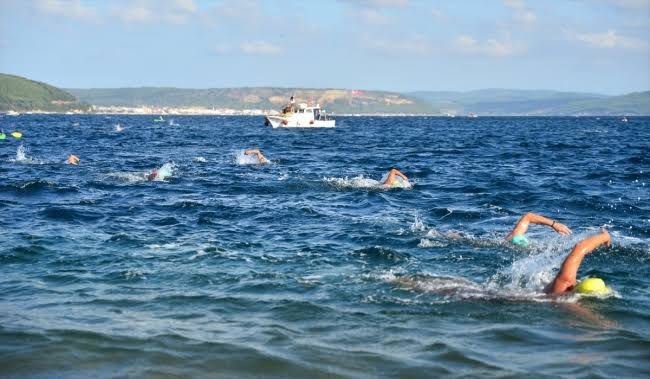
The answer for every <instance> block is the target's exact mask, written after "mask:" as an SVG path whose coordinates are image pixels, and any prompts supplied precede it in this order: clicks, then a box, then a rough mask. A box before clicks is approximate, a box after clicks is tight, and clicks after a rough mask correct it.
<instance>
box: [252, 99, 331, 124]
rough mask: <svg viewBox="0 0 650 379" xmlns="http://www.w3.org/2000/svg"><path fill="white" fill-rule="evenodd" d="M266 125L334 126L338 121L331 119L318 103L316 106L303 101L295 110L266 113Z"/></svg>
mask: <svg viewBox="0 0 650 379" xmlns="http://www.w3.org/2000/svg"><path fill="white" fill-rule="evenodd" d="M289 108H292V107H289ZM264 125H266V126H269V125H270V126H272V127H273V128H333V127H335V126H336V121H335V120H331V119H329V118H328V117H327V115H326V114H325V111H324V110H321V109H320V106H319V105H318V104H316V106H315V107H314V106H308V105H307V104H305V103H302V104H300V105H299V106H298V108H297V109H293V111H289V112H284V113H282V114H280V115H277V116H271V115H266V116H265V121H264Z"/></svg>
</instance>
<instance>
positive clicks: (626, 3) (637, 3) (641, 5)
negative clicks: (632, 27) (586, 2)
mask: <svg viewBox="0 0 650 379" xmlns="http://www.w3.org/2000/svg"><path fill="white" fill-rule="evenodd" d="M590 1H591V0H590ZM601 1H604V2H606V3H610V4H612V5H614V6H616V7H618V8H626V9H646V10H647V9H650V1H649V0H601Z"/></svg>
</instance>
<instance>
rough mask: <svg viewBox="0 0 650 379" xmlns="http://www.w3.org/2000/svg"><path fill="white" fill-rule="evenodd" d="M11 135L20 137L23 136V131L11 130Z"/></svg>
mask: <svg viewBox="0 0 650 379" xmlns="http://www.w3.org/2000/svg"><path fill="white" fill-rule="evenodd" d="M11 136H12V137H14V138H16V139H18V138H20V137H22V136H23V133H21V132H11Z"/></svg>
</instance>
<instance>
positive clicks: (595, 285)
mask: <svg viewBox="0 0 650 379" xmlns="http://www.w3.org/2000/svg"><path fill="white" fill-rule="evenodd" d="M573 290H574V291H576V292H577V293H580V294H583V295H608V294H609V293H611V292H612V290H611V289H610V288H609V287H607V286H606V285H605V282H604V281H603V280H602V279H600V278H587V279H584V280H582V281H581V282H580V283H578V284H577V285H576V286H575V287H574V288H573Z"/></svg>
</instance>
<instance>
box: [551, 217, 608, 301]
mask: <svg viewBox="0 0 650 379" xmlns="http://www.w3.org/2000/svg"><path fill="white" fill-rule="evenodd" d="M600 245H605V246H611V245H612V238H611V237H610V236H609V233H608V232H607V230H606V229H604V228H603V229H601V230H600V233H598V234H596V235H593V236H591V237H588V238H586V239H584V240H582V241H580V242H578V243H577V244H576V245H575V246H574V247H573V250H571V253H569V255H568V256H567V257H566V258H565V259H564V262H563V263H562V267H561V268H560V272H559V273H558V274H557V276H556V277H555V279H553V281H552V282H551V283H550V284H549V285H547V286H546V288H544V292H546V293H547V294H553V295H559V294H563V293H567V292H570V291H574V290H575V291H576V292H579V293H592V294H599V295H604V294H607V293H609V292H611V290H610V289H609V288H607V286H605V283H604V282H603V281H602V279H598V278H587V279H585V280H583V281H581V282H580V283H578V281H577V280H576V275H577V274H578V269H579V268H580V264H581V263H582V260H583V259H584V257H585V255H587V254H589V253H591V252H592V251H594V250H595V249H596V248H597V247H599V246H600Z"/></svg>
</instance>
